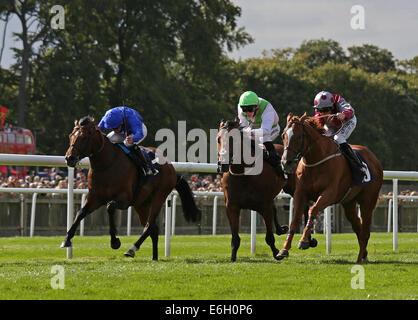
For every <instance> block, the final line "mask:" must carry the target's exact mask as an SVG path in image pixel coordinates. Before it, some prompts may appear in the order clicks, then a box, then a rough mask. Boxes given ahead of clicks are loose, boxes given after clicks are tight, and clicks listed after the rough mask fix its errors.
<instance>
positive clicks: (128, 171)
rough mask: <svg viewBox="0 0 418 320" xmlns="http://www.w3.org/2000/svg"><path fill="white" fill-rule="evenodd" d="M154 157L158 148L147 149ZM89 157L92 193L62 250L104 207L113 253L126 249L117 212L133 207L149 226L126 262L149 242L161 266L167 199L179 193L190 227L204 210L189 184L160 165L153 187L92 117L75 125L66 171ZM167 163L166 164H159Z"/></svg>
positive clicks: (129, 252) (76, 122)
mask: <svg viewBox="0 0 418 320" xmlns="http://www.w3.org/2000/svg"><path fill="white" fill-rule="evenodd" d="M148 149H152V150H154V151H155V149H153V148H148ZM84 157H89V159H90V170H89V173H88V189H89V192H88V194H87V197H86V202H85V204H84V206H83V208H82V209H81V210H80V211H78V212H77V215H76V217H75V220H74V223H73V225H72V226H71V228H70V229H69V230H68V232H67V237H66V238H65V240H64V241H63V243H62V245H61V247H70V246H71V245H72V243H71V239H72V238H73V237H74V233H75V231H76V229H77V227H78V225H79V224H80V221H81V220H82V219H83V218H84V217H86V216H87V215H88V214H90V213H91V212H93V211H94V210H96V209H98V208H99V207H101V206H103V205H107V211H108V214H109V225H110V236H111V247H112V248H113V249H118V248H119V247H120V245H121V243H120V240H119V239H118V238H117V237H116V226H115V222H114V213H115V210H116V209H127V208H128V207H129V206H134V208H135V210H136V212H137V215H138V218H139V220H140V222H141V224H142V225H143V226H144V230H143V233H142V235H141V237H140V238H139V240H138V241H137V242H135V243H134V245H133V246H132V247H131V248H130V249H129V250H128V251H127V252H125V256H128V257H132V258H133V257H134V256H135V251H137V250H138V249H139V248H140V246H141V244H142V242H144V240H145V239H146V238H147V237H148V236H150V237H151V240H152V258H153V260H158V226H157V224H156V218H157V216H158V214H159V212H160V210H161V207H162V205H163V203H164V202H165V200H166V198H167V196H168V195H169V194H170V192H171V191H172V190H173V189H174V188H175V189H176V190H177V191H178V193H179V195H180V198H181V202H182V206H183V211H184V216H185V218H186V220H187V221H193V222H194V221H197V220H198V219H200V216H201V213H200V210H199V209H198V208H197V207H196V204H195V201H194V198H193V194H192V192H191V190H190V188H189V185H188V183H187V181H186V180H185V179H184V178H183V177H181V176H179V175H177V174H176V171H175V169H174V167H173V166H172V165H171V164H170V163H168V162H165V163H164V164H161V165H160V172H159V174H158V175H156V176H155V177H152V178H149V177H147V178H148V179H150V180H151V181H149V182H147V183H144V182H145V181H143V179H145V178H144V177H143V176H142V175H140V174H139V170H138V168H137V167H136V165H135V164H134V162H133V161H132V160H131V159H130V158H129V157H128V156H127V155H126V154H125V152H124V151H123V150H122V149H121V148H120V147H118V146H117V145H115V144H113V143H111V142H110V141H109V139H108V138H107V137H106V136H104V135H103V133H102V132H101V131H100V129H99V128H98V127H97V126H96V125H95V123H94V119H93V118H91V117H89V116H87V117H84V118H82V119H80V121H75V127H74V129H73V131H72V132H71V134H70V147H69V148H68V150H67V153H66V155H65V159H66V162H67V165H68V166H70V167H74V166H75V165H76V164H77V163H78V162H79V161H80V160H81V159H82V158H84ZM159 162H160V163H162V161H161V159H160V161H159Z"/></svg>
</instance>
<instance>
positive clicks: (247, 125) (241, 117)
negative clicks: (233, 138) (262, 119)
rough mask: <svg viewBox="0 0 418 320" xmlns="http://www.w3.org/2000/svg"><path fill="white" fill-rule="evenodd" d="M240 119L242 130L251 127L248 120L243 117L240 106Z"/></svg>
mask: <svg viewBox="0 0 418 320" xmlns="http://www.w3.org/2000/svg"><path fill="white" fill-rule="evenodd" d="M238 119H239V126H240V127H241V128H247V127H249V126H250V123H249V122H248V120H247V118H245V117H244V116H243V114H242V110H241V107H240V106H238Z"/></svg>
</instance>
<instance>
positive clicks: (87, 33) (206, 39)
mask: <svg viewBox="0 0 418 320" xmlns="http://www.w3.org/2000/svg"><path fill="white" fill-rule="evenodd" d="M42 4H43V6H45V7H46V8H47V7H48V6H51V5H52V4H53V1H45V2H43V3H42ZM64 7H65V30H51V29H50V28H49V29H48V32H47V33H46V40H47V41H45V44H43V45H41V47H40V48H39V52H40V54H39V56H38V57H37V59H36V63H35V65H34V72H35V73H36V78H35V81H34V90H33V96H32V100H31V102H32V103H31V110H30V114H29V116H30V117H31V123H32V124H33V125H34V126H35V125H38V126H39V125H42V127H43V128H44V131H43V134H41V135H40V136H39V140H38V141H39V142H40V143H42V149H41V150H42V152H45V153H49V154H51V153H58V154H62V153H63V152H64V151H65V148H66V147H67V146H66V145H65V144H61V145H57V144H56V143H54V141H58V140H63V139H66V135H67V134H68V132H69V130H70V129H71V126H72V124H73V121H74V119H73V116H74V115H76V116H77V117H81V116H84V115H86V114H87V113H90V114H91V115H93V116H95V117H96V118H98V119H97V121H99V120H100V117H101V116H102V115H103V114H104V112H105V111H106V110H107V109H109V108H110V107H114V106H116V105H121V104H125V105H129V106H133V107H134V108H136V109H137V110H138V111H139V112H140V113H141V114H142V115H143V116H144V119H145V121H146V124H147V127H148V136H149V137H151V138H150V139H149V140H152V135H153V133H154V132H155V131H156V130H157V129H159V128H162V127H165V128H171V129H177V121H178V120H181V119H187V121H188V128H191V127H200V128H204V129H209V128H210V127H213V126H211V124H210V123H209V122H208V121H207V119H208V118H206V119H205V118H204V117H203V116H204V115H206V116H209V115H210V116H214V115H217V114H218V113H217V110H219V109H220V108H221V106H222V102H223V99H224V97H228V86H231V85H230V83H232V80H231V79H230V76H229V75H228V72H227V71H229V70H230V63H229V62H228V61H227V60H226V59H225V55H224V50H227V49H231V48H232V47H233V46H238V47H239V46H242V45H245V44H246V43H248V42H250V41H252V39H251V37H250V36H249V35H248V34H247V33H246V32H245V31H244V30H243V29H238V28H237V26H236V22H235V20H236V18H237V16H239V15H240V9H239V8H238V7H236V6H235V5H233V4H232V2H231V1H225V0H223V1H209V0H208V1H192V0H181V1H175V2H174V1H168V0H165V1H136V2H133V1H128V0H116V1H104V2H103V1H82V0H73V1H69V2H68V3H67V4H64ZM47 16H48V11H47V10H43V11H42V12H41V21H46V20H45V19H47ZM222 90H224V91H225V93H222ZM46 110H47V112H48V113H49V114H53V115H54V116H55V119H54V117H53V118H52V119H50V120H49V119H45V118H43V119H42V121H41V122H40V121H39V119H40V118H41V117H42V114H45V112H46ZM191 115H196V116H194V117H193V116H191ZM57 118H59V119H60V121H61V122H62V123H64V125H63V126H60V127H57V126H56V119H57ZM54 121H55V124H54ZM189 125H190V127H189ZM144 143H147V144H151V143H155V141H145V142H144Z"/></svg>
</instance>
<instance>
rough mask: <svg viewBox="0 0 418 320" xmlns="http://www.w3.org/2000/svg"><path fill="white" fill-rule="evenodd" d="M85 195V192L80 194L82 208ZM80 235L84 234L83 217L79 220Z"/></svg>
mask: <svg viewBox="0 0 418 320" xmlns="http://www.w3.org/2000/svg"><path fill="white" fill-rule="evenodd" d="M86 197H87V194H86V193H83V194H82V195H81V204H80V208H83V206H84V202H86ZM80 236H84V219H83V220H81V222H80Z"/></svg>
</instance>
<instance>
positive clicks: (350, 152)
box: [340, 142, 364, 171]
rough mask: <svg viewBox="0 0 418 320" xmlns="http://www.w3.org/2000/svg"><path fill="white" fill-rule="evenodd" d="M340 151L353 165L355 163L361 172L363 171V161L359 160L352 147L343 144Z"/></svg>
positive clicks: (345, 143)
mask: <svg viewBox="0 0 418 320" xmlns="http://www.w3.org/2000/svg"><path fill="white" fill-rule="evenodd" d="M340 149H341V151H342V152H343V154H344V156H346V158H347V159H348V161H350V162H351V163H354V164H355V166H356V167H358V168H359V169H360V171H363V169H364V165H363V163H362V162H361V160H360V159H359V158H358V156H357V154H356V153H355V152H354V151H353V149H351V146H350V145H349V144H348V143H347V142H344V143H341V144H340Z"/></svg>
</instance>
